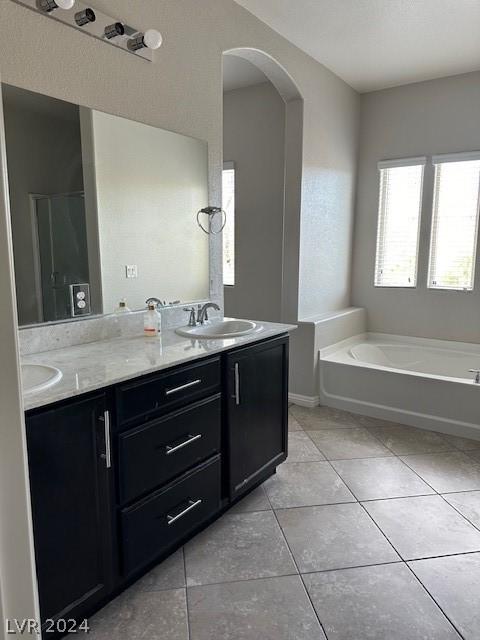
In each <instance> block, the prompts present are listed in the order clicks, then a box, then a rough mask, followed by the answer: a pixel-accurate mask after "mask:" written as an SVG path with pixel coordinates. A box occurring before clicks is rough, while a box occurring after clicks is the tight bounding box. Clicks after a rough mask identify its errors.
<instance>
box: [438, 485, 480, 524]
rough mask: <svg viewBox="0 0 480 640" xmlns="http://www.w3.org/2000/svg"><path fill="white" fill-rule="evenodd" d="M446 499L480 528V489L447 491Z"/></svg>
mask: <svg viewBox="0 0 480 640" xmlns="http://www.w3.org/2000/svg"><path fill="white" fill-rule="evenodd" d="M443 497H444V498H445V500H446V501H447V502H448V503H450V504H451V505H452V507H455V509H456V510H457V511H460V513H461V514H462V515H464V516H465V518H467V520H470V522H471V523H472V524H474V525H475V526H476V527H478V528H479V529H480V491H463V492H461V493H447V494H445V495H444V496H443Z"/></svg>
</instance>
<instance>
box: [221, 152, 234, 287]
mask: <svg viewBox="0 0 480 640" xmlns="http://www.w3.org/2000/svg"><path fill="white" fill-rule="evenodd" d="M222 209H223V210H224V211H225V213H226V216H227V220H226V223H225V227H224V229H223V284H224V285H226V286H233V285H234V284H235V167H234V164H233V162H224V163H223V172H222Z"/></svg>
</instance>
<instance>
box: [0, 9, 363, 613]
mask: <svg viewBox="0 0 480 640" xmlns="http://www.w3.org/2000/svg"><path fill="white" fill-rule="evenodd" d="M95 7H96V8H98V10H100V11H105V12H106V13H110V14H112V15H114V16H116V17H118V18H121V19H122V20H124V21H125V22H127V23H129V24H133V25H135V26H137V27H138V28H144V29H146V28H149V27H154V28H158V29H160V30H161V31H162V32H163V35H164V44H163V46H162V48H161V49H160V50H159V51H158V52H157V53H156V61H155V63H154V64H149V63H147V62H144V61H143V60H140V59H138V58H136V57H135V56H133V55H129V54H127V53H124V52H121V51H119V50H117V49H116V48H115V47H111V46H108V45H106V44H104V43H102V42H99V41H97V40H95V39H92V38H88V37H86V36H85V35H84V34H82V33H81V32H80V31H77V30H74V29H71V28H68V27H66V26H65V25H62V24H59V23H58V22H56V21H54V20H51V19H47V18H45V17H43V16H40V15H38V14H36V13H34V12H32V11H29V10H28V9H26V8H25V7H22V6H20V5H18V4H16V3H14V2H8V1H6V0H4V1H3V2H2V3H1V5H0V73H1V74H2V79H3V81H4V82H8V83H10V84H14V85H18V86H21V87H24V88H29V89H31V90H36V91H39V92H43V93H47V94H50V95H53V96H56V97H59V98H63V99H65V100H68V101H70V102H75V103H78V104H83V105H85V106H88V107H91V108H94V109H98V110H100V111H106V112H109V113H113V114H115V115H120V116H123V117H126V118H130V119H133V120H138V121H141V122H145V123H148V124H151V125H154V126H157V127H162V128H164V129H168V130H171V131H178V132H179V133H183V134H185V135H190V136H193V137H196V138H201V139H204V140H206V141H207V142H208V144H209V160H210V167H209V176H210V202H211V204H217V205H218V204H220V202H221V198H220V187H221V167H222V72H221V65H222V52H223V51H226V50H229V49H233V48H235V47H252V48H256V49H261V50H263V51H265V52H267V53H268V54H269V55H270V56H272V57H273V58H274V59H276V60H277V61H278V62H279V63H280V64H281V65H282V66H283V67H284V68H285V69H286V71H287V72H288V73H289V74H290V76H291V77H292V78H293V79H294V81H295V82H296V84H297V86H298V89H299V92H300V94H301V95H302V97H303V99H304V128H303V137H304V139H303V143H304V144H303V169H304V175H303V186H302V188H303V202H302V213H301V215H302V229H303V227H304V229H305V231H304V232H303V231H302V245H301V251H300V253H301V255H300V260H301V265H300V266H301V271H302V279H301V283H300V294H299V295H300V301H301V305H300V308H301V313H302V315H309V314H312V313H320V312H322V311H323V310H329V309H333V308H335V307H337V308H339V307H341V306H346V305H345V302H346V299H347V298H348V291H349V255H348V242H349V237H350V226H351V222H352V215H353V214H352V198H353V182H354V170H355V154H356V132H357V113H358V95H357V94H356V93H355V92H354V91H353V90H352V89H351V88H350V87H348V86H347V85H346V84H345V83H344V82H342V81H341V80H339V78H337V77H336V76H335V75H334V74H333V73H331V72H330V71H328V70H327V69H325V68H324V67H323V66H322V65H321V64H319V63H318V62H316V61H315V60H313V59H312V58H310V57H309V56H307V55H306V54H304V53H303V52H301V51H300V50H299V49H297V48H296V47H295V46H293V45H292V44H290V43H289V42H287V41H286V40H285V39H284V38H282V37H281V36H280V35H279V34H277V33H276V32H274V31H273V30H271V29H269V28H268V27H267V26H266V25H265V24H263V23H262V22H260V21H259V20H257V19H256V18H255V17H254V16H253V15H251V14H250V13H248V12H247V11H245V10H244V9H242V8H241V7H240V6H239V5H237V4H236V3H235V2H233V0H202V3H201V6H200V7H199V3H198V1H197V0H182V1H181V2H178V1H177V0H165V1H162V2H158V0H143V1H142V2H141V3H140V2H131V0H115V1H114V0H95ZM332 229H337V230H339V232H340V233H339V236H338V239H335V240H333V241H332V240H331V237H332V233H331V230H332ZM343 240H346V242H347V244H346V245H344V244H342V243H343ZM330 245H331V246H330ZM340 245H342V247H341V249H340ZM4 259H5V258H4ZM210 262H211V266H212V269H211V273H210V279H211V295H212V297H213V298H214V299H217V300H222V297H223V296H222V289H223V286H222V278H221V267H220V265H221V239H220V238H219V237H214V238H212V240H211V254H210ZM309 265H310V267H311V270H312V275H311V276H310V275H309ZM0 272H1V271H0ZM6 275H8V272H7V274H6ZM8 282H9V280H8V279H7V280H5V279H3V280H0V297H3V296H5V295H8V293H9V291H8ZM0 318H1V323H2V327H3V328H4V329H5V330H4V331H3V333H2V335H3V337H4V340H8V342H9V345H11V344H12V339H13V330H14V323H13V318H12V317H11V315H9V313H8V310H6V307H5V306H2V307H1V308H0ZM4 340H2V342H3V341H4ZM311 348H312V349H313V348H314V346H313V344H312V345H311ZM15 362H16V360H15V350H14V349H13V348H12V347H11V346H9V347H8V349H7V350H6V352H5V353H4V354H3V358H2V364H3V368H2V372H3V373H0V389H3V388H4V387H5V380H6V379H7V380H8V381H9V382H8V384H9V385H10V387H12V388H11V389H10V390H11V391H12V392H11V393H10V394H8V395H6V397H5V403H4V404H3V406H2V405H0V406H2V409H1V411H2V413H1V419H2V427H3V424H4V420H5V416H6V413H5V412H6V411H9V412H11V416H10V420H9V422H8V423H7V424H5V427H4V428H5V429H6V431H7V432H8V433H15V432H16V430H18V428H19V427H18V425H19V424H21V423H20V416H19V414H18V406H17V404H16V401H15V400H14V399H15V390H16V391H17V394H18V387H17V385H16V382H15V380H14V381H13V382H12V380H11V373H10V372H11V371H12V370H15ZM5 372H9V373H8V374H7V373H5ZM13 418H15V419H13ZM3 437H5V436H4V435H3V434H2V438H3ZM2 446H3V441H2ZM11 462H12V464H14V465H17V467H16V468H17V471H18V473H21V472H22V471H24V465H25V462H24V460H23V459H22V457H21V456H20V455H19V453H18V451H17V452H16V453H15V455H12V460H11ZM18 493H19V495H20V497H22V498H23V499H21V500H18V501H17V503H16V504H14V505H13V511H12V512H11V513H8V516H7V515H6V512H5V511H4V510H3V509H2V510H1V511H0V520H2V519H3V518H6V517H8V518H9V519H14V518H16V517H17V516H18V518H21V517H22V514H23V515H24V512H25V491H24V488H23V492H22V486H21V485H19V486H18ZM15 556H18V559H19V564H18V571H17V577H16V579H17V580H18V582H21V580H22V578H23V580H24V585H26V586H27V587H28V584H29V581H31V575H30V574H29V572H28V571H27V570H26V567H25V564H22V562H23V559H24V558H28V553H27V549H26V547H25V543H24V542H22V540H21V539H19V536H18V535H17V536H15V539H13V538H12V537H10V538H9V540H8V541H7V543H6V544H5V545H3V547H2V550H1V552H0V564H1V565H4V564H5V563H6V562H7V559H8V560H9V561H10V559H11V558H15ZM11 588H12V587H11V586H10V585H8V583H7V589H8V591H9V592H10V590H11ZM8 597H9V593H5V594H4V600H5V601H7V599H8ZM16 604H17V607H18V608H19V609H21V608H22V607H21V604H22V601H21V600H20V599H19V600H18V601H17V603H16ZM24 604H25V606H24V607H23V610H24V611H25V612H26V613H30V610H31V608H30V604H31V600H29V599H28V598H25V601H24ZM8 612H9V611H8V610H6V611H5V612H4V613H5V615H8Z"/></svg>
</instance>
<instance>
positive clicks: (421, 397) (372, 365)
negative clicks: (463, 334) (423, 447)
mask: <svg viewBox="0 0 480 640" xmlns="http://www.w3.org/2000/svg"><path fill="white" fill-rule="evenodd" d="M470 369H480V345H478V344H468V343H462V342H449V341H444V340H428V339H426V338H410V337H406V336H394V335H388V334H378V333H377V334H375V333H368V334H361V335H358V336H355V337H353V338H349V339H348V340H344V341H343V342H340V343H337V344H335V345H332V346H329V347H327V348H325V349H321V350H320V402H321V404H324V405H327V406H331V407H336V408H338V409H346V410H347V411H353V412H355V413H360V414H363V415H367V416H372V417H376V418H382V419H386V420H391V421H393V422H400V423H402V424H409V425H413V426H416V427H422V428H426V429H433V430H436V431H442V432H444V433H450V434H455V435H459V436H465V437H473V438H477V439H480V384H475V381H474V379H475V374H474V373H470V371H469V370H470Z"/></svg>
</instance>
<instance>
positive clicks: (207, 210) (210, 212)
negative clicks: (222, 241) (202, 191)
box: [197, 207, 227, 235]
mask: <svg viewBox="0 0 480 640" xmlns="http://www.w3.org/2000/svg"><path fill="white" fill-rule="evenodd" d="M202 213H204V214H205V215H207V216H208V229H205V227H204V226H203V224H202V222H201V219H200V215H201V214H202ZM219 213H220V214H222V218H223V219H222V224H221V227H220V229H218V230H217V231H214V230H213V229H212V221H213V218H214V217H215V216H216V215H217V214H219ZM197 224H198V226H199V227H200V229H201V230H202V231H203V232H204V233H206V234H207V235H210V234H212V235H217V234H219V233H222V231H223V229H224V228H225V225H226V224H227V214H226V213H225V211H224V210H223V209H222V208H221V207H204V208H203V209H200V211H199V212H198V213H197Z"/></svg>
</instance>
